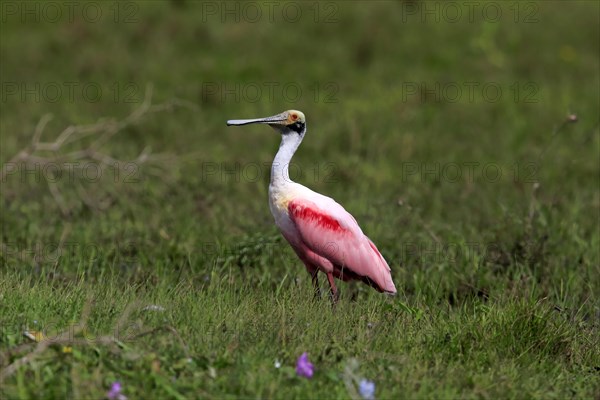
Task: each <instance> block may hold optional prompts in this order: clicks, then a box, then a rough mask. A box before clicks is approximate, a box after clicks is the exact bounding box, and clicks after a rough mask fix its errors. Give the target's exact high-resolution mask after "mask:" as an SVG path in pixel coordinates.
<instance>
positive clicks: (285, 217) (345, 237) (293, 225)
mask: <svg viewBox="0 0 600 400" xmlns="http://www.w3.org/2000/svg"><path fill="white" fill-rule="evenodd" d="M248 124H267V125H270V126H271V127H272V128H274V129H275V130H277V131H278V132H279V133H280V134H281V145H280V146H279V151H278V152H277V155H276V156H275V159H274V160H273V165H272V167H271V183H270V185H269V206H270V208H271V214H273V217H274V218H275V224H276V225H277V227H278V228H279V230H280V231H281V233H282V234H283V237H285V239H286V240H287V241H288V242H289V243H290V245H291V246H292V248H293V249H294V251H295V252H296V254H297V255H298V257H299V258H300V259H301V260H302V262H303V263H304V265H306V269H307V270H308V272H309V273H310V275H311V277H312V282H313V285H314V287H315V293H316V294H317V295H319V293H320V292H319V281H318V278H317V274H318V272H319V271H321V272H323V273H324V274H325V275H327V280H328V281H329V286H330V288H331V296H332V299H333V302H334V304H335V303H336V302H337V300H338V299H339V292H338V289H337V287H336V285H335V281H334V277H335V278H338V279H341V280H343V281H349V280H360V281H362V282H364V283H366V284H367V285H370V286H372V287H373V288H375V289H376V290H377V291H379V292H385V293H388V294H396V287H395V286H394V282H393V281H392V275H391V270H390V267H389V266H388V264H387V262H386V261H385V259H384V258H383V256H382V255H381V253H380V252H379V250H377V247H375V245H374V244H373V242H372V241H371V240H370V239H369V238H368V237H367V236H366V235H365V234H364V233H363V232H362V230H361V229H360V227H359V226H358V223H357V222H356V220H355V219H354V217H352V215H350V213H348V212H347V211H346V210H345V209H344V207H342V206H341V205H339V204H338V203H336V202H335V200H333V199H332V198H330V197H327V196H323V195H322V194H319V193H316V192H314V191H312V190H310V189H309V188H307V187H305V186H302V185H300V184H298V183H296V182H293V181H292V180H291V179H290V176H289V172H288V166H289V164H290V161H291V160H292V156H293V155H294V153H295V152H296V150H297V149H298V146H300V143H301V142H302V139H304V135H305V134H306V119H305V117H304V114H303V113H301V112H300V111H296V110H289V111H284V112H283V113H281V114H278V115H274V116H272V117H267V118H257V119H234V120H229V121H227V125H228V126H231V125H248Z"/></svg>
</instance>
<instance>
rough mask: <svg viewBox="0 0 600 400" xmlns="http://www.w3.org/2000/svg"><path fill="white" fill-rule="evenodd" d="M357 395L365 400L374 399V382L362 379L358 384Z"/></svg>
mask: <svg viewBox="0 0 600 400" xmlns="http://www.w3.org/2000/svg"><path fill="white" fill-rule="evenodd" d="M358 393H360V397H362V398H363V399H365V400H373V399H375V382H373V381H368V380H366V379H362V380H361V381H360V382H359V384H358Z"/></svg>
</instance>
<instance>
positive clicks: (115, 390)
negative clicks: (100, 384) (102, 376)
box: [106, 381, 127, 400]
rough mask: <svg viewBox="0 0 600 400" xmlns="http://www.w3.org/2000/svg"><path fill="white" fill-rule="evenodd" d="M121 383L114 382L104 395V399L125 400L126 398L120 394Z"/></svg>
mask: <svg viewBox="0 0 600 400" xmlns="http://www.w3.org/2000/svg"><path fill="white" fill-rule="evenodd" d="M121 389H122V388H121V382H119V381H116V382H113V384H112V385H111V387H110V390H109V391H108V393H106V397H107V398H108V399H109V400H127V396H125V395H124V394H123V393H121Z"/></svg>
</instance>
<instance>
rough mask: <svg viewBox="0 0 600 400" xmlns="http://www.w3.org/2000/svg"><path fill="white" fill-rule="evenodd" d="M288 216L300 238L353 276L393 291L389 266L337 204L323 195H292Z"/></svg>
mask: <svg viewBox="0 0 600 400" xmlns="http://www.w3.org/2000/svg"><path fill="white" fill-rule="evenodd" d="M288 211H289V216H290V219H291V220H292V221H293V222H294V224H295V226H296V228H297V229H298V232H299V233H300V236H301V240H302V242H303V243H304V244H305V245H306V247H308V248H309V249H310V250H311V251H313V252H314V253H316V254H318V255H319V256H321V257H324V258H326V259H328V260H329V261H330V262H331V263H332V264H334V265H335V266H337V267H338V268H341V271H342V276H343V271H344V269H345V270H346V271H348V270H349V272H350V274H348V275H350V276H352V275H358V278H357V279H362V278H363V277H366V278H368V279H369V280H370V281H371V282H372V283H374V284H375V287H376V289H379V290H381V291H385V292H389V293H396V287H395V286H394V282H393V281H392V276H391V273H390V267H389V266H388V264H387V263H386V262H385V260H384V258H383V257H382V256H381V253H379V250H377V247H375V245H374V244H373V242H372V241H371V240H370V239H369V238H368V237H367V236H365V235H364V234H363V232H362V230H361V229H360V227H359V226H358V223H357V222H356V220H355V219H354V217H352V215H350V213H348V212H347V211H346V210H345V209H344V208H343V207H342V206H341V205H339V204H338V203H336V202H335V201H334V200H333V199H331V198H329V197H325V196H319V197H315V198H313V199H310V200H309V199H295V200H292V201H291V202H290V203H289V205H288Z"/></svg>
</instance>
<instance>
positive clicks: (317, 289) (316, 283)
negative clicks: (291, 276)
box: [310, 268, 321, 299]
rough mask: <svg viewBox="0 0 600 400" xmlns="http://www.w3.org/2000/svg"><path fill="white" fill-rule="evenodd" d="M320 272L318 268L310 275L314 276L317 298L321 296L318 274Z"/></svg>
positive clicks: (313, 281) (313, 282)
mask: <svg viewBox="0 0 600 400" xmlns="http://www.w3.org/2000/svg"><path fill="white" fill-rule="evenodd" d="M318 273H319V270H318V269H317V268H315V269H314V270H313V271H311V273H310V276H311V277H312V284H313V286H314V288H315V299H320V298H321V288H320V287H319V277H318V276H317V274H318Z"/></svg>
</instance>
